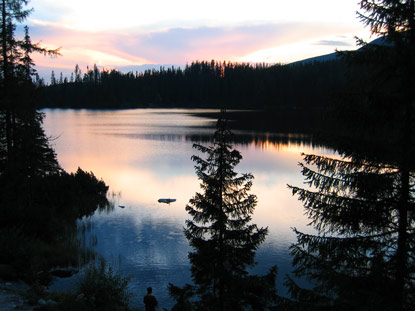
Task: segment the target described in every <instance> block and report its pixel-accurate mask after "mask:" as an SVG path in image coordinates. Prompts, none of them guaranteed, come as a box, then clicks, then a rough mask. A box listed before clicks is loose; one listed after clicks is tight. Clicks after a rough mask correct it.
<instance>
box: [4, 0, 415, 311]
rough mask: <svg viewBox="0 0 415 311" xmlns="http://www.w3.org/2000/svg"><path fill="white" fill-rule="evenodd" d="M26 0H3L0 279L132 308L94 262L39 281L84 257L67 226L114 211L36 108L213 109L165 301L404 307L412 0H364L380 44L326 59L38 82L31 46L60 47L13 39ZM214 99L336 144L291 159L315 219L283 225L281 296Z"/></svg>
mask: <svg viewBox="0 0 415 311" xmlns="http://www.w3.org/2000/svg"><path fill="white" fill-rule="evenodd" d="M26 4H27V1H23V0H20V1H19V0H2V1H1V2H0V8H1V17H0V22H1V28H0V41H1V47H0V52H1V58H0V99H1V106H0V134H1V136H0V183H1V187H0V213H1V215H2V217H1V218H0V233H1V235H0V264H1V265H2V267H4V266H7V267H8V268H9V274H8V275H7V277H9V278H11V279H16V278H17V279H21V280H24V281H25V282H27V283H29V284H31V285H32V286H33V289H34V290H33V291H34V295H36V297H43V298H44V297H47V298H53V299H54V303H53V304H50V305H44V306H42V307H40V308H39V310H46V311H47V310H56V311H59V310H131V309H132V308H133V307H132V306H131V305H130V304H129V293H128V277H123V276H121V275H118V274H117V273H115V272H114V271H113V270H112V268H111V267H108V266H107V265H106V264H105V263H104V262H101V263H95V264H93V265H90V266H88V268H86V270H85V271H86V272H85V274H84V277H83V278H82V279H81V281H80V284H79V286H78V288H77V289H75V290H74V291H73V292H70V293H64V294H56V293H55V294H51V293H49V292H47V291H46V290H44V288H43V287H42V286H44V285H47V284H49V282H50V280H51V277H52V275H53V273H54V272H55V273H56V269H57V267H60V266H77V267H82V266H84V267H85V264H86V262H87V261H88V259H92V257H94V256H93V253H92V252H90V250H88V249H87V248H84V247H82V245H81V243H80V241H79V240H78V239H77V237H78V233H79V230H81V229H82V228H80V227H79V226H78V225H79V222H78V221H79V220H80V219H82V218H83V217H85V216H88V215H91V214H92V213H94V212H95V211H96V210H99V209H101V210H102V209H111V203H110V202H109V200H108V197H107V192H108V186H107V185H106V184H105V182H104V181H103V180H99V179H98V178H97V177H95V175H94V174H93V173H92V172H87V171H84V170H82V169H78V170H77V171H76V172H75V173H68V172H66V171H65V170H63V169H62V168H61V167H60V165H59V163H58V161H57V157H56V154H55V152H54V150H53V148H52V147H51V145H50V141H49V139H48V138H47V137H46V136H45V133H44V131H43V129H42V120H43V115H42V113H41V112H39V110H38V109H39V108H43V107H60V108H61V107H65V108H66V107H70V108H132V107H203V108H213V107H214V108H221V114H220V115H219V117H218V122H217V127H216V132H215V134H214V135H213V137H212V138H211V139H210V140H209V142H210V145H209V146H205V145H201V144H195V145H194V148H195V149H196V150H197V151H199V153H201V155H200V156H199V155H194V156H193V157H192V160H193V161H194V162H195V172H196V175H197V177H198V179H199V180H200V187H201V191H200V192H197V193H196V194H195V195H194V197H192V198H190V200H189V203H188V205H186V207H185V209H186V211H187V212H188V214H189V216H190V219H188V220H187V221H186V223H185V228H184V236H185V237H186V239H187V240H188V242H189V245H190V246H191V248H192V251H191V252H189V254H188V259H189V262H190V265H191V269H190V270H191V271H190V272H191V275H192V281H193V282H192V284H186V285H184V286H183V287H180V286H176V285H174V284H169V291H170V295H171V297H172V298H173V299H174V300H175V305H174V307H173V309H172V310H197V311H202V310H203V311H204V310H220V311H224V310H298V311H301V310H307V311H309V310H316V311H317V310H319V311H320V310H327V311H329V310H330V311H343V310H362V311H363V310H364V311H366V310H373V311H381V310H385V311H387V310H398V311H409V310H414V308H415V164H414V161H413V159H414V155H415V149H414V148H415V141H414V137H415V95H414V91H413V86H414V85H415V75H414V72H415V1H413V0H407V1H403V0H401V1H395V0H392V1H389V0H388V1H386V0H383V1H381V0H379V1H374V0H373V1H372V0H361V1H360V2H359V4H360V9H361V12H360V13H359V15H358V17H359V18H360V20H361V21H362V23H363V24H364V25H365V26H367V27H369V28H370V29H371V31H372V32H373V33H374V34H377V35H379V36H381V37H382V38H383V40H384V42H386V43H387V44H368V43H366V42H363V41H361V42H360V43H361V46H362V47H361V48H360V49H359V50H357V51H355V52H342V53H340V54H339V58H337V59H334V60H328V61H323V62H299V63H294V64H289V65H273V66H268V65H265V64H256V65H251V64H235V63H230V62H225V63H223V62H216V61H210V62H208V61H200V62H199V61H198V62H193V63H191V64H190V65H188V66H186V67H185V68H184V69H181V68H160V70H151V71H146V72H144V73H127V74H124V73H121V72H119V71H117V70H106V69H98V67H97V66H95V65H94V66H93V68H92V69H88V70H87V72H86V73H84V74H83V75H82V73H81V71H80V70H79V67H78V66H75V70H74V73H73V75H72V76H71V77H70V78H69V79H68V78H64V77H62V76H61V77H60V78H59V79H58V80H57V79H56V77H55V73H53V74H52V76H51V81H50V84H49V85H45V83H44V82H42V80H40V79H39V78H36V71H35V67H34V65H35V64H34V62H33V60H32V58H31V54H32V53H33V52H39V53H42V54H45V55H59V53H60V51H59V50H48V49H46V48H43V47H41V46H40V45H38V44H34V43H32V42H31V39H30V36H29V31H28V28H27V27H26V28H25V33H24V37H23V38H22V39H19V40H18V39H17V38H16V35H15V29H16V24H18V23H22V22H24V21H25V20H26V19H27V17H28V15H29V14H30V12H31V11H30V10H27V9H25V5H26ZM227 109H255V110H260V111H262V112H263V113H258V114H257V115H256V116H257V119H259V120H262V118H263V117H264V115H268V119H266V122H265V121H264V122H262V123H268V122H269V123H270V124H272V123H279V120H282V119H286V118H285V116H286V115H287V114H288V115H290V116H292V119H294V118H299V116H301V118H300V119H301V120H303V121H304V122H302V123H303V126H304V129H308V130H309V131H315V130H316V129H317V130H318V132H319V142H321V143H324V144H325V145H327V146H330V148H332V149H333V150H335V151H336V156H333V157H332V156H321V155H315V154H304V155H303V161H302V162H301V163H300V164H299V165H300V171H301V174H302V175H303V179H304V183H303V184H301V185H288V189H289V190H290V191H291V192H292V194H293V195H294V196H295V197H297V198H298V199H299V200H300V201H301V202H302V203H303V207H304V213H305V215H306V216H307V217H308V218H309V220H310V225H312V226H313V227H314V229H315V234H308V233H304V232H301V231H300V230H298V229H296V228H293V230H294V232H295V234H296V237H297V241H296V243H294V244H292V245H291V246H290V251H291V256H292V264H293V267H294V271H293V274H292V275H287V276H286V277H285V282H284V286H286V287H287V288H288V291H289V296H288V297H282V296H279V295H278V293H277V292H276V289H275V282H276V276H277V271H278V270H277V267H270V270H269V273H268V274H265V275H262V276H258V275H251V274H250V273H249V268H250V267H252V266H254V265H255V253H256V250H257V249H258V247H259V245H260V244H261V243H263V242H264V240H265V239H266V235H267V233H268V231H267V228H259V227H257V226H256V224H253V223H252V221H251V220H252V218H251V216H252V214H253V212H254V210H255V207H256V204H257V198H256V196H255V195H254V194H252V193H251V192H250V191H251V187H252V180H253V176H252V175H251V174H249V173H245V174H241V175H240V174H237V173H236V172H235V170H234V168H235V167H236V166H237V165H238V163H239V161H240V160H241V158H242V156H241V154H240V152H239V151H238V150H235V149H234V148H233V143H234V141H233V140H232V132H231V131H230V130H229V122H228V120H227V119H228V115H229V114H227V112H226V110H227ZM270 112H273V113H270ZM281 112H284V113H285V114H283V113H281ZM316 114H317V115H321V117H320V118H317V119H314V115H316ZM231 115H232V114H231ZM278 115H282V116H280V119H277V116H278ZM234 116H235V114H234ZM235 118H237V117H235ZM288 119H290V118H288ZM241 122H242V123H244V121H241ZM249 122H251V121H249ZM307 122H309V123H307ZM245 123H248V122H246V120H245ZM288 123H289V121H288ZM316 124H318V125H319V126H316V127H314V125H316ZM282 126H283V127H288V126H289V124H283V125H282ZM293 226H295V224H293ZM296 278H305V279H307V280H309V281H310V286H309V287H306V288H305V287H302V286H301V285H299V284H298V283H297V281H296Z"/></svg>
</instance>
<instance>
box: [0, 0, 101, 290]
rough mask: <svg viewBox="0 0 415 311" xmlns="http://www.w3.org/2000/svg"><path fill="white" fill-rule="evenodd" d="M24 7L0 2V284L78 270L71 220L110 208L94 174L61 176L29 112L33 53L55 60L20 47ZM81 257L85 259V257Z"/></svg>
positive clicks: (44, 280)
mask: <svg viewBox="0 0 415 311" xmlns="http://www.w3.org/2000/svg"><path fill="white" fill-rule="evenodd" d="M26 4H27V1H23V0H21V1H19V0H7V1H6V0H3V1H1V2H0V12H1V15H0V42H1V43H2V44H1V47H0V215H1V217H0V265H1V267H2V269H1V273H0V280H1V279H7V280H9V279H10V280H14V279H22V280H24V281H26V282H28V283H30V284H33V285H34V286H36V285H39V284H48V282H50V281H51V277H52V274H53V272H54V271H55V269H57V267H60V268H62V267H67V266H74V267H77V266H78V265H81V264H82V263H84V262H83V259H85V255H87V254H91V252H90V251H89V250H85V249H82V247H80V243H79V241H78V240H77V233H78V231H77V230H78V227H77V221H78V220H79V219H81V218H83V217H86V216H90V215H92V214H93V213H94V212H95V210H97V209H99V208H106V207H108V206H109V202H108V200H107V197H106V194H107V190H108V186H106V184H105V183H104V182H103V181H102V180H98V179H97V178H96V177H95V176H94V174H92V173H88V172H85V171H83V170H81V169H78V171H77V172H76V173H68V172H66V171H65V170H64V169H63V168H62V167H61V166H60V165H59V163H58V160H57V157H56V154H55V152H54V150H53V149H52V147H51V146H50V141H49V138H48V137H47V136H46V134H45V133H44V131H43V128H42V121H43V114H42V113H40V112H39V111H37V110H36V107H37V106H38V104H37V103H38V100H39V98H40V97H39V95H40V94H39V89H38V87H37V86H36V85H35V84H34V83H33V80H32V78H33V76H34V75H35V73H36V71H35V70H34V65H35V64H34V62H33V60H32V58H31V54H32V53H33V52H39V53H42V54H45V55H51V56H57V55H58V54H59V50H49V49H46V48H43V47H40V46H39V45H38V44H36V43H32V42H31V39H30V36H29V29H28V27H25V34H24V38H23V40H19V39H18V38H17V37H16V35H15V29H16V24H17V23H21V22H23V21H24V20H25V19H26V18H27V16H28V15H29V14H30V12H31V10H28V9H25V5H26ZM84 251H85V252H84Z"/></svg>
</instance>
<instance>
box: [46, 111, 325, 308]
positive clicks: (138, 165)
mask: <svg viewBox="0 0 415 311" xmlns="http://www.w3.org/2000/svg"><path fill="white" fill-rule="evenodd" d="M43 111H44V112H45V116H46V117H45V120H44V129H45V132H46V134H47V135H48V136H51V137H52V138H54V139H53V141H52V145H53V147H54V149H55V151H56V153H57V157H58V160H59V162H60V164H61V166H62V167H63V168H64V169H65V170H67V171H69V172H73V171H76V169H77V168H78V167H81V168H82V169H83V170H87V171H92V172H94V174H95V175H96V176H97V177H98V178H102V179H103V180H104V181H105V182H106V183H107V184H108V185H109V186H110V191H111V192H114V193H116V194H118V196H117V197H116V199H115V200H116V202H115V209H114V211H113V212H111V213H96V214H95V215H94V216H93V217H92V219H91V220H92V223H93V229H92V232H91V234H93V235H95V236H96V237H97V240H98V243H97V246H96V247H95V249H96V251H97V252H98V253H99V254H101V255H103V256H104V257H105V258H106V259H107V260H108V261H109V262H111V263H114V264H115V265H116V266H118V267H119V268H120V269H121V271H122V272H125V273H126V274H129V275H131V283H130V290H131V291H132V292H133V293H134V294H136V297H135V298H134V300H133V301H134V304H135V306H138V307H139V308H142V306H143V305H142V297H143V295H144V294H145V290H146V288H147V287H148V286H152V287H153V291H154V293H155V295H156V296H157V298H158V300H159V303H160V310H162V309H163V308H168V309H169V308H170V307H171V306H172V304H173V301H172V300H171V299H170V297H169V295H168V291H167V285H168V283H169V282H170V283H173V284H175V285H184V284H185V283H189V282H191V276H190V272H189V268H190V266H189V262H188V259H187V254H188V252H189V250H190V248H189V246H188V242H187V240H186V239H185V238H184V236H183V227H184V225H185V220H186V219H188V218H189V216H188V214H187V213H186V211H185V205H186V204H187V202H188V201H189V199H190V198H191V197H192V196H193V195H194V194H195V193H196V191H199V181H198V180H197V177H196V175H195V171H194V163H193V162H192V161H191V159H190V158H191V156H192V155H193V154H195V153H196V150H195V149H193V148H192V145H193V143H195V142H198V143H200V141H201V140H202V143H203V141H206V140H207V139H208V138H209V137H210V136H211V135H212V134H213V132H214V124H215V121H216V120H213V119H208V118H202V117H200V116H196V115H195V114H196V113H203V112H209V111H207V110H178V109H174V110H160V109H134V110H99V111H97V110H70V109H69V110H61V109H53V110H51V109H45V110H43ZM235 134H236V136H235V137H236V139H235V141H238V143H235V145H234V146H235V148H236V149H238V150H239V151H240V152H241V154H242V156H243V159H242V161H241V163H240V164H239V165H238V166H237V167H236V171H237V172H239V173H248V172H249V173H252V174H253V175H254V177H255V179H254V185H253V188H252V193H254V194H256V195H257V197H258V205H257V207H256V210H255V214H254V216H253V222H254V223H256V224H258V225H259V226H261V227H268V228H269V234H268V236H267V239H266V241H265V242H264V243H263V244H262V245H261V247H260V249H259V250H258V252H257V256H256V261H257V262H258V264H257V266H256V267H255V268H254V269H253V273H256V274H263V273H266V272H267V271H268V270H269V268H270V267H271V266H273V265H277V266H278V269H279V273H278V280H277V282H278V284H277V287H278V290H279V292H280V293H281V294H284V293H285V289H284V287H283V286H282V283H283V281H284V276H285V274H286V273H289V272H290V270H291V258H290V256H289V252H288V248H289V246H290V245H291V244H292V243H293V242H295V240H296V237H295V234H294V233H293V231H292V229H291V228H292V227H296V228H298V229H300V230H302V231H305V232H310V231H312V229H311V228H310V227H308V226H307V223H308V220H307V218H306V217H305V216H304V215H303V207H302V204H301V202H299V201H298V200H297V198H296V197H293V196H292V195H291V192H290V190H289V189H288V188H287V184H292V185H300V186H301V185H303V177H302V175H301V173H300V168H299V167H298V162H299V161H301V158H302V157H301V152H305V153H318V154H330V155H331V154H332V152H331V151H330V150H327V149H324V148H322V147H315V146H313V145H312V144H311V143H310V140H304V141H302V140H301V139H299V138H298V136H290V135H278V134H271V133H254V132H247V131H238V132H236V133H235ZM206 144H209V143H208V142H206ZM159 198H175V199H177V201H176V202H174V203H171V204H170V205H167V204H162V203H158V202H157V200H158V199H159ZM120 206H123V207H124V208H121V207H120ZM73 282H74V280H73V279H72V280H65V281H60V282H57V283H55V284H54V285H53V286H54V287H55V288H63V287H67V286H70V284H73Z"/></svg>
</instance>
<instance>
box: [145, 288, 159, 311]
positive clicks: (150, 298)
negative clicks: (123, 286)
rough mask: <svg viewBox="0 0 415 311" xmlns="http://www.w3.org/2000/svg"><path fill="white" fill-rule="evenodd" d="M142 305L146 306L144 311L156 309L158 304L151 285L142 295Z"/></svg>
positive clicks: (154, 310)
mask: <svg viewBox="0 0 415 311" xmlns="http://www.w3.org/2000/svg"><path fill="white" fill-rule="evenodd" d="M144 305H145V306H146V311H156V308H157V307H158V305H159V303H158V301H157V298H156V297H155V296H154V295H153V289H152V288H151V287H148V288H147V295H145V296H144Z"/></svg>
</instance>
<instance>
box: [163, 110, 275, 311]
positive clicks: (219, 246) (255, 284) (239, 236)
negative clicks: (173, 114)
mask: <svg viewBox="0 0 415 311" xmlns="http://www.w3.org/2000/svg"><path fill="white" fill-rule="evenodd" d="M223 117H224V112H222V116H221V118H220V119H219V120H218V122H217V126H216V128H217V130H216V132H215V135H214V140H213V145H212V146H209V147H205V146H202V145H198V144H195V145H194V148H196V149H197V150H199V151H201V152H202V153H204V154H206V155H207V158H206V159H204V158H201V157H199V156H196V155H195V156H193V157H192V159H193V161H195V162H196V166H195V168H196V173H197V176H198V177H199V179H200V180H201V184H200V186H201V189H202V190H203V193H196V195H195V196H194V197H193V198H192V199H191V200H190V204H189V205H187V206H186V210H187V211H188V213H189V214H190V215H191V216H192V218H193V219H192V220H187V221H186V229H185V235H186V238H187V239H188V240H189V243H190V245H191V246H192V247H193V249H194V251H193V252H191V253H190V254H189V259H190V263H191V265H192V268H191V272H192V277H193V281H194V283H195V285H194V286H190V285H188V286H187V287H185V288H184V289H179V288H177V287H175V286H173V285H170V292H171V294H172V296H173V297H175V298H176V300H177V302H178V303H177V305H176V307H175V308H176V310H181V309H185V308H187V309H189V310H190V309H195V310H221V311H222V310H246V309H249V308H252V310H267V309H268V308H269V307H270V306H271V305H272V304H273V303H274V300H273V299H274V298H275V277H276V268H273V269H271V272H270V273H269V275H267V276H264V277H257V276H249V275H248V272H247V268H248V267H251V266H253V265H254V257H255V251H256V250H257V248H258V246H259V245H260V244H261V243H262V242H263V241H264V239H265V236H266V234H267V229H266V228H258V227H257V226H256V225H255V224H250V221H251V215H252V214H253V212H254V208H255V206H256V204H257V198H256V196H255V195H253V194H249V190H250V188H251V186H252V179H253V176H252V175H251V174H242V175H238V174H237V173H236V172H235V171H234V168H235V166H236V165H237V164H238V163H239V162H240V160H241V159H242V156H241V154H240V153H239V151H237V150H235V149H233V147H232V145H231V144H230V139H229V138H230V135H231V133H230V131H229V130H228V128H227V124H226V120H224V119H223ZM194 295H195V296H196V297H195V296H194ZM191 297H193V298H194V299H196V300H197V301H195V302H193V303H190V301H189V300H190V298H191Z"/></svg>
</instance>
